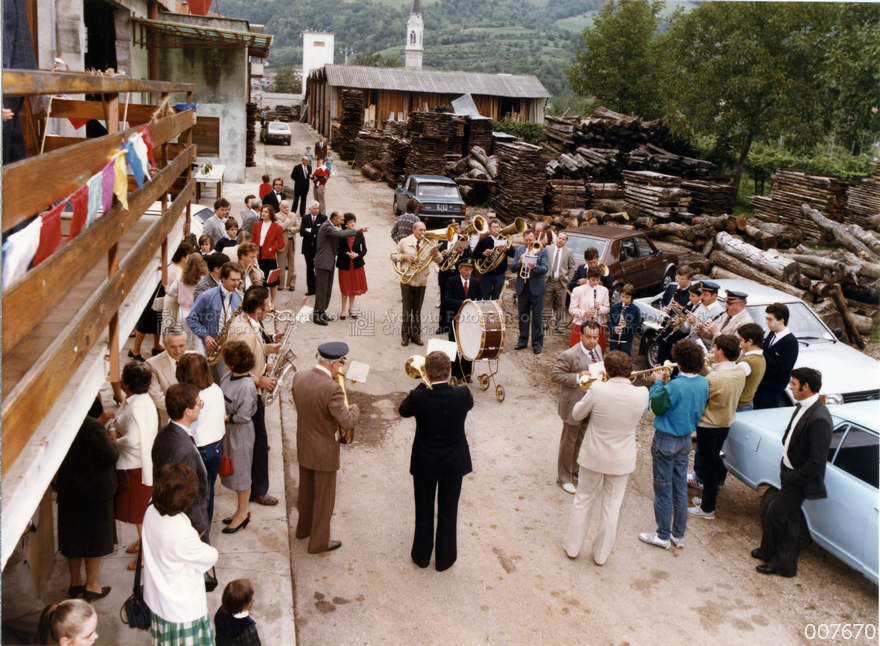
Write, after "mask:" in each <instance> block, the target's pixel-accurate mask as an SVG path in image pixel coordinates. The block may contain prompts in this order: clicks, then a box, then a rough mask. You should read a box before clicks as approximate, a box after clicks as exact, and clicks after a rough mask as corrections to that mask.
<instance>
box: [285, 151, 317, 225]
mask: <svg viewBox="0 0 880 646" xmlns="http://www.w3.org/2000/svg"><path fill="white" fill-rule="evenodd" d="M300 161H301V162H302V163H300V164H297V165H296V166H294V167H293V172H291V173H290V179H292V180H293V211H294V212H295V211H296V209H297V205H299V215H300V217H305V215H306V197H308V194H309V178H310V177H311V176H312V167H311V166H310V165H309V158H308V157H306V156H305V155H303V157H302V159H301V160H300Z"/></svg>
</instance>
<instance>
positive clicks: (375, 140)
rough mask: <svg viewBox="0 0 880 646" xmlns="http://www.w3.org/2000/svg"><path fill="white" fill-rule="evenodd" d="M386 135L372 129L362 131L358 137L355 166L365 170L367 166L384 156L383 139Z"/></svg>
mask: <svg viewBox="0 0 880 646" xmlns="http://www.w3.org/2000/svg"><path fill="white" fill-rule="evenodd" d="M384 136H385V135H384V133H383V132H382V131H381V130H376V129H374V128H370V129H368V130H361V131H360V132H359V133H358V136H357V154H356V155H355V157H354V165H355V166H357V167H358V168H363V167H364V165H365V164H369V163H371V162H373V161H375V160H377V159H379V157H380V156H381V154H382V138H383V137H384Z"/></svg>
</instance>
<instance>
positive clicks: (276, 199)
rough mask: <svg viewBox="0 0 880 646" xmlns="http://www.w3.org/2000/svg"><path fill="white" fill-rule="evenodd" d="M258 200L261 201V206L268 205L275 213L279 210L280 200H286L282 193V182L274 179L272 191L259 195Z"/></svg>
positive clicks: (278, 178)
mask: <svg viewBox="0 0 880 646" xmlns="http://www.w3.org/2000/svg"><path fill="white" fill-rule="evenodd" d="M260 199H261V200H262V201H263V206H265V205H267V204H268V205H269V206H271V207H272V208H273V209H275V212H276V213H277V212H278V211H279V210H280V209H281V200H286V199H287V195H286V194H285V193H284V180H283V179H281V178H280V177H276V178H275V179H274V180H273V181H272V190H271V191H269V192H268V193H266V194H265V195H261V196H260Z"/></svg>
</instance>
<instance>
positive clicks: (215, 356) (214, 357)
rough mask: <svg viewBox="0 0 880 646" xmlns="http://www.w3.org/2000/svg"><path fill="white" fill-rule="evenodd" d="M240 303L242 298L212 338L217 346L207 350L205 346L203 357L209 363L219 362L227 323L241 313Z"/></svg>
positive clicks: (227, 333)
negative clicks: (214, 337) (215, 336)
mask: <svg viewBox="0 0 880 646" xmlns="http://www.w3.org/2000/svg"><path fill="white" fill-rule="evenodd" d="M242 305H244V299H242V301H241V303H240V304H239V306H238V307H237V308H236V310H235V311H234V312H233V313H232V316H230V317H229V320H227V321H226V323H224V324H223V329H222V330H220V333H219V334H218V335H217V338H216V339H214V340H215V341H216V342H217V348H216V349H215V350H208V349H207V348H205V359H207V360H208V364H209V365H212V366H216V365H217V364H218V363H220V357H222V356H223V344H224V343H226V337H227V336H229V325H230V324H231V323H232V320H233V319H234V318H235V317H236V316H238V315H239V314H240V313H241V306H242Z"/></svg>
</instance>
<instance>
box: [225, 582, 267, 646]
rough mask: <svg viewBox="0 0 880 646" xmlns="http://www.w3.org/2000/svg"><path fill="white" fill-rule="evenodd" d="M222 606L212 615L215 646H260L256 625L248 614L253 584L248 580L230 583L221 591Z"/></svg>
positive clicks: (252, 596)
mask: <svg viewBox="0 0 880 646" xmlns="http://www.w3.org/2000/svg"><path fill="white" fill-rule="evenodd" d="M222 604H223V605H221V606H220V607H219V608H218V609H217V614H215V615H214V627H215V628H216V629H217V646H260V644H261V642H260V635H259V634H258V633H257V624H256V622H255V621H254V620H253V618H252V617H251V613H250V609H251V608H253V606H254V584H253V583H251V581H250V580H249V579H235V580H234V581H230V582H229V583H228V584H227V585H226V588H224V590H223V600H222Z"/></svg>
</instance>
